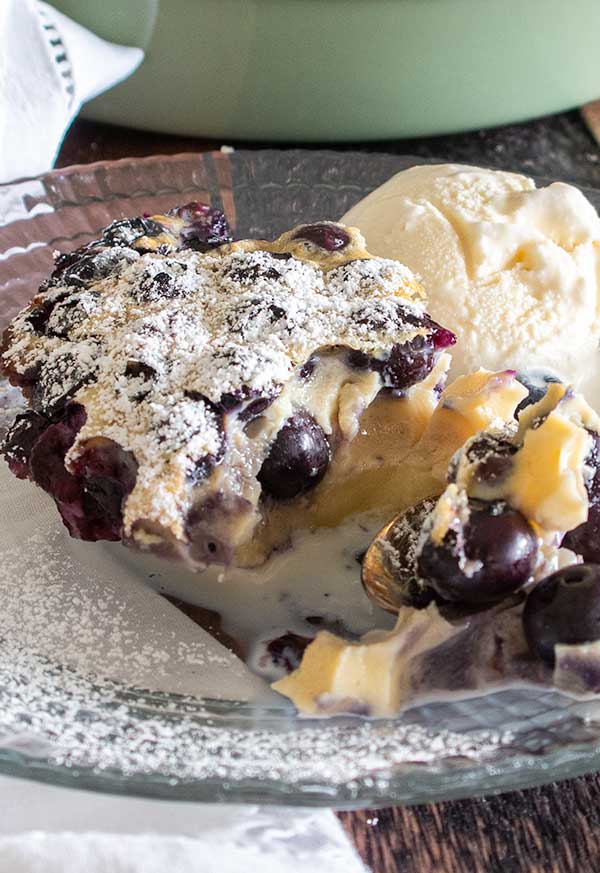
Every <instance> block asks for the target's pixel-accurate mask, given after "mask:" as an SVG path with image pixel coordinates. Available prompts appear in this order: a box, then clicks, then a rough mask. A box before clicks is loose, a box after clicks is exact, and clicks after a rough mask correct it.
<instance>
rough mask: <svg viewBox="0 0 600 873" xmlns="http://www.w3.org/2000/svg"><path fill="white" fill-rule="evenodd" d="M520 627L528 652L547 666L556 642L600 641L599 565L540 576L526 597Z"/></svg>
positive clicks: (570, 643)
mask: <svg viewBox="0 0 600 873" xmlns="http://www.w3.org/2000/svg"><path fill="white" fill-rule="evenodd" d="M523 629H524V631H525V637H526V639H527V643H528V645H529V648H530V649H531V651H532V652H533V653H534V654H535V655H537V656H538V657H539V658H541V659H542V660H543V661H545V662H546V663H547V664H549V665H550V666H553V664H554V646H555V645H557V643H564V644H566V645H577V644H578V643H591V642H595V641H596V640H600V566H599V565H598V564H574V565H573V566H571V567H564V568H563V569H562V570H558V571H557V572H556V573H553V574H552V575H551V576H548V577H547V578H546V579H543V580H542V581H541V582H540V583H539V584H538V585H536V586H535V588H534V589H533V590H532V591H530V593H529V595H528V596H527V600H526V602H525V609H524V610H523Z"/></svg>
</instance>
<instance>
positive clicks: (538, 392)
mask: <svg viewBox="0 0 600 873" xmlns="http://www.w3.org/2000/svg"><path fill="white" fill-rule="evenodd" d="M516 379H517V382H520V383H521V385H523V386H524V387H525V388H527V390H528V391H529V394H528V395H527V397H525V398H523V400H521V402H520V403H519V405H518V406H517V408H516V409H515V418H518V417H519V415H520V414H521V413H522V412H523V410H524V409H527V407H528V406H533V404H534V403H539V401H540V400H541V399H542V397H545V396H546V392H547V390H548V385H552V384H553V383H556V384H559V385H560V384H561V382H562V379H559V378H558V376H554V375H553V374H552V373H545V372H543V371H536V370H532V371H531V372H530V373H529V372H528V373H517V376H516Z"/></svg>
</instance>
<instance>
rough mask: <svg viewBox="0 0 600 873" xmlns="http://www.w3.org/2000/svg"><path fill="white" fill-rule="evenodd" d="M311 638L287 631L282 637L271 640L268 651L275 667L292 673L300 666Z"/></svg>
mask: <svg viewBox="0 0 600 873" xmlns="http://www.w3.org/2000/svg"><path fill="white" fill-rule="evenodd" d="M311 642H312V638H311V637H305V636H301V635H300V634H296V633H294V632H293V631H286V633H284V634H282V635H281V636H280V637H276V638H275V639H273V640H269V641H268V643H267V644H266V649H267V652H268V654H269V657H270V658H271V662H272V664H273V665H274V666H275V667H278V668H279V669H281V670H285V672H286V673H291V672H292V670H296V669H297V668H298V667H299V666H300V661H301V660H302V656H303V655H304V651H305V649H306V647H307V646H308V644H309V643H311Z"/></svg>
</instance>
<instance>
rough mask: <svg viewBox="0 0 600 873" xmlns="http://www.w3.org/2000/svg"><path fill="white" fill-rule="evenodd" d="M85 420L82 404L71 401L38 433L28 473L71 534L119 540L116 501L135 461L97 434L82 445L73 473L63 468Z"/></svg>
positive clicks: (130, 482)
mask: <svg viewBox="0 0 600 873" xmlns="http://www.w3.org/2000/svg"><path fill="white" fill-rule="evenodd" d="M85 418H86V415H85V410H84V409H83V407H82V406H79V405H77V404H71V405H70V406H68V407H67V409H66V410H65V414H64V416H63V418H62V419H61V420H60V421H58V422H56V423H55V424H52V425H50V426H49V427H48V428H47V429H46V430H45V431H44V432H43V433H42V434H41V436H40V437H39V438H38V440H37V441H36V443H35V445H34V446H33V449H32V451H31V459H30V464H29V467H30V471H31V476H32V478H33V480H34V482H36V484H37V485H39V486H40V488H43V489H44V491H46V492H48V494H50V495H51V496H52V497H53V498H54V500H55V502H56V505H57V507H58V511H59V512H60V514H61V517H62V519H63V521H64V523H65V525H66V527H67V528H68V530H69V533H70V534H71V536H74V537H78V538H79V539H83V540H91V541H96V540H119V539H120V538H121V525H122V503H123V499H124V497H125V496H126V495H127V494H129V492H130V491H131V490H132V488H133V486H134V484H135V478H136V474H137V463H136V461H135V459H134V457H133V455H132V454H131V453H130V452H126V451H124V450H123V449H121V448H120V446H118V445H117V444H116V443H114V442H113V441H112V440H109V439H105V438H104V437H97V438H95V439H93V440H90V441H88V442H87V443H86V444H85V446H84V448H83V451H82V453H81V454H80V455H79V457H78V458H77V459H76V460H75V462H74V472H73V473H71V472H69V471H68V470H67V469H66V467H65V463H64V461H65V455H66V453H67V452H68V450H69V449H70V448H71V446H72V445H73V443H74V441H75V438H76V436H77V434H78V432H79V430H80V429H81V427H82V426H83V424H84V423H85Z"/></svg>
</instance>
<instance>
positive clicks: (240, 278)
mask: <svg viewBox="0 0 600 873" xmlns="http://www.w3.org/2000/svg"><path fill="white" fill-rule="evenodd" d="M269 260H270V258H269V259H267V258H266V257H265V258H264V259H263V261H262V262H258V263H254V264H245V263H244V262H243V260H240V262H237V261H234V262H233V264H232V266H231V267H229V269H228V270H227V271H226V272H225V276H226V277H227V278H228V279H231V280H233V281H234V282H240V283H241V284H243V285H250V284H252V282H256V281H257V279H280V278H281V273H280V272H279V270H278V269H277V267H275V266H273V265H272V264H269Z"/></svg>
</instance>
